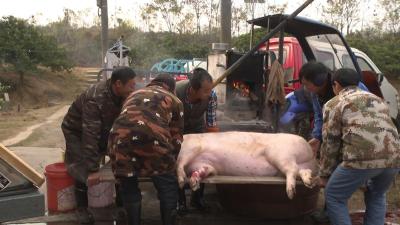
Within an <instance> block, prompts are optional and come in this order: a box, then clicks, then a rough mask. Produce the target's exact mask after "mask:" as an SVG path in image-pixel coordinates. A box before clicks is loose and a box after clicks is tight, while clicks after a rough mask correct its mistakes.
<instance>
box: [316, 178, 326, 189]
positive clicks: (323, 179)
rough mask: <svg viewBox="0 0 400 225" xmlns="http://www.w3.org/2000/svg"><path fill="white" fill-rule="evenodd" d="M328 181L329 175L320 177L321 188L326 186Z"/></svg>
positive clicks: (319, 184)
mask: <svg viewBox="0 0 400 225" xmlns="http://www.w3.org/2000/svg"><path fill="white" fill-rule="evenodd" d="M327 183H328V178H327V177H319V180H318V186H319V187H321V188H325V186H326V184H327Z"/></svg>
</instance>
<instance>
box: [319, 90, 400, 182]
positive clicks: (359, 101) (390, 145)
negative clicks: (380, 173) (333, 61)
mask: <svg viewBox="0 0 400 225" xmlns="http://www.w3.org/2000/svg"><path fill="white" fill-rule="evenodd" d="M323 121H324V122H323V127H322V137H323V138H322V140H323V142H322V146H321V161H320V162H321V165H320V166H321V168H320V176H321V177H328V176H329V175H330V174H331V173H332V172H333V170H334V169H335V168H336V166H337V165H339V164H340V165H342V166H343V167H346V168H356V169H368V168H397V167H400V141H399V135H398V132H397V129H396V127H395V126H394V124H393V122H392V120H391V118H390V115H389V108H388V106H387V105H386V104H385V103H384V102H383V100H382V99H381V98H379V97H377V96H375V95H373V94H371V93H369V92H366V91H362V90H361V89H359V88H357V87H355V86H352V87H347V88H345V89H343V90H342V91H341V92H340V93H339V94H338V95H337V96H336V97H334V98H332V99H331V100H330V101H328V102H327V103H326V104H325V107H324V111H323Z"/></svg>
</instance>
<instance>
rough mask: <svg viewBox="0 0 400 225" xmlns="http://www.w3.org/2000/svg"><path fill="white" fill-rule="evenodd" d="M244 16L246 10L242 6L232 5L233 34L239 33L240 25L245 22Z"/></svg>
mask: <svg viewBox="0 0 400 225" xmlns="http://www.w3.org/2000/svg"><path fill="white" fill-rule="evenodd" d="M246 17H247V15H246V11H245V10H244V9H243V8H242V7H240V6H239V7H236V6H235V5H232V31H233V35H234V36H235V34H236V35H239V34H240V25H241V24H242V23H243V22H246Z"/></svg>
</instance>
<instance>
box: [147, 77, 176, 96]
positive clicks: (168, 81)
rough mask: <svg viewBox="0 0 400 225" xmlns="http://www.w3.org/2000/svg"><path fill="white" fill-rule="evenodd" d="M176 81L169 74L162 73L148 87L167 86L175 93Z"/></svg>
mask: <svg viewBox="0 0 400 225" xmlns="http://www.w3.org/2000/svg"><path fill="white" fill-rule="evenodd" d="M175 84H176V83H175V79H174V78H173V76H171V75H170V74H168V73H161V74H159V75H157V77H156V78H154V79H153V80H152V81H151V82H150V84H149V85H148V86H152V85H158V86H163V85H165V86H166V87H167V88H168V90H169V91H170V92H174V91H175Z"/></svg>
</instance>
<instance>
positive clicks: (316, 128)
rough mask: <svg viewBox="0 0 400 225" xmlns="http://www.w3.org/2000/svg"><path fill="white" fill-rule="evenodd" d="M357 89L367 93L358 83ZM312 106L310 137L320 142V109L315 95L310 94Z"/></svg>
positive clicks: (365, 88)
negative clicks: (312, 126) (312, 123)
mask: <svg viewBox="0 0 400 225" xmlns="http://www.w3.org/2000/svg"><path fill="white" fill-rule="evenodd" d="M358 87H359V88H360V89H362V90H364V91H368V88H367V87H366V86H365V85H364V84H363V83H362V82H359V83H358ZM311 99H312V106H313V111H314V128H313V130H312V133H311V136H312V137H313V138H316V139H318V140H320V141H322V121H323V120H322V107H323V105H322V106H321V104H320V103H319V101H318V96H317V94H314V93H312V94H311Z"/></svg>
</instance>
